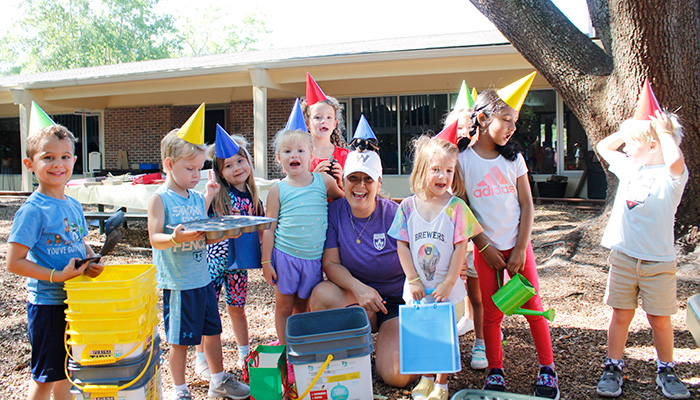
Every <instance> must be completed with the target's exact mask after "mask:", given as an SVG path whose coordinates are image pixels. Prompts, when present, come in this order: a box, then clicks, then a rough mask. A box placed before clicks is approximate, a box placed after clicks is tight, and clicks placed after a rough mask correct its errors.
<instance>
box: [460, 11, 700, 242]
mask: <svg viewBox="0 0 700 400" xmlns="http://www.w3.org/2000/svg"><path fill="white" fill-rule="evenodd" d="M470 1H471V3H472V4H474V6H475V7H476V8H477V9H478V10H479V11H481V12H482V13H483V14H484V15H485V16H486V17H487V18H488V19H489V20H491V22H493V23H494V25H496V27H497V28H498V29H499V30H500V31H501V33H502V34H503V35H504V36H505V37H506V38H507V39H508V40H509V41H510V42H511V43H512V45H513V47H515V48H516V49H517V50H518V51H519V52H520V53H521V54H522V55H523V57H525V59H526V60H527V61H528V62H530V63H531V64H532V65H533V66H534V67H535V69H537V71H538V72H539V73H541V74H542V75H543V76H544V77H545V78H546V79H547V81H548V82H549V83H550V84H551V85H552V87H553V88H554V89H555V90H557V92H559V94H560V95H561V96H562V97H563V98H564V101H565V102H566V103H567V105H568V106H569V107H570V108H571V110H572V111H573V113H574V114H575V115H576V117H577V118H578V119H579V121H580V122H581V124H582V125H583V127H584V129H585V130H586V134H587V135H588V138H589V140H590V142H591V143H593V144H595V143H597V142H598V141H600V140H601V139H603V138H604V137H606V136H608V135H610V134H611V133H613V132H615V130H616V129H617V128H618V127H619V125H620V123H621V122H622V121H623V120H625V119H627V118H630V117H631V116H632V115H633V113H634V108H635V107H636V103H637V98H638V97H639V92H640V90H641V86H642V82H643V81H644V79H645V78H648V79H649V81H650V82H651V84H652V87H653V89H654V92H655V94H656V97H657V98H658V100H659V103H660V104H661V106H662V108H665V109H667V110H669V111H672V112H676V113H677V114H678V116H679V118H680V120H681V123H682V124H683V126H684V128H685V138H684V140H683V142H682V144H681V149H682V150H683V153H684V155H685V159H686V164H687V166H688V170H689V175H690V178H689V180H688V184H687V186H686V189H685V193H684V196H683V200H682V201H681V205H680V206H679V208H678V212H677V214H676V235H677V237H678V238H680V239H681V243H682V244H684V245H685V250H687V251H692V250H693V249H694V248H695V246H696V245H697V244H698V236H699V235H698V226H699V225H700V195H699V194H700V190H699V189H700V134H699V132H700V102H699V101H698V97H699V96H700V2H699V1H697V0H692V1H688V0H668V1H664V0H610V1H606V0H587V4H588V7H589V11H590V15H591V21H592V23H593V26H594V27H595V29H596V33H597V35H598V37H599V40H592V39H591V38H588V37H587V36H586V35H584V34H583V33H581V32H580V31H579V30H578V29H577V28H576V27H575V26H574V25H573V24H572V23H571V22H570V21H569V20H568V19H567V18H566V17H565V16H564V15H563V14H562V13H561V12H560V11H559V10H558V9H557V8H556V6H554V4H553V3H552V2H551V1H550V0H519V1H513V0H470ZM608 176H610V175H608ZM610 186H612V187H614V186H615V185H610ZM608 194H609V196H608V197H609V198H610V197H612V196H610V193H608Z"/></svg>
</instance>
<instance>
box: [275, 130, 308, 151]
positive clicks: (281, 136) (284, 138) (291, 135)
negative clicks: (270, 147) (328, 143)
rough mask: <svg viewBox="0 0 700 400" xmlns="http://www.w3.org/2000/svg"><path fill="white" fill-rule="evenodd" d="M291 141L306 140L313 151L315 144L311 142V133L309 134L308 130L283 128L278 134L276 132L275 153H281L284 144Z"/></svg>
mask: <svg viewBox="0 0 700 400" xmlns="http://www.w3.org/2000/svg"><path fill="white" fill-rule="evenodd" d="M290 142H291V143H297V142H306V143H307V144H308V145H309V149H310V150H311V152H312V153H313V150H314V145H313V143H312V142H311V135H309V134H308V133H307V132H304V131H300V130H299V129H290V130H286V129H282V130H281V131H279V132H277V134H275V140H274V146H275V155H279V154H280V149H281V148H282V146H284V145H285V144H286V143H290Z"/></svg>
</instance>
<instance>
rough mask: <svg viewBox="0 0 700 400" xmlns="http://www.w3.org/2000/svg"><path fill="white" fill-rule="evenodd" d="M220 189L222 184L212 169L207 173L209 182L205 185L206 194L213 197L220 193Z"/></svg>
mask: <svg viewBox="0 0 700 400" xmlns="http://www.w3.org/2000/svg"><path fill="white" fill-rule="evenodd" d="M219 189H220V186H219V184H218V183H217V182H216V178H215V177H214V170H211V169H210V170H209V171H208V173H207V184H206V185H205V186H204V195H205V196H211V197H213V196H215V195H216V194H217V193H219Z"/></svg>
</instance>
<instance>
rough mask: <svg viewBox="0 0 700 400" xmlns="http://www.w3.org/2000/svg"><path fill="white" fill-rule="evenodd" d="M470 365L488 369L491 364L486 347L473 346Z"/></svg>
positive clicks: (475, 367)
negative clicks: (487, 357)
mask: <svg viewBox="0 0 700 400" xmlns="http://www.w3.org/2000/svg"><path fill="white" fill-rule="evenodd" d="M469 366H470V367H472V369H486V367H488V366H489V362H488V360H487V359H486V347H484V346H474V347H472V361H471V362H470V363H469Z"/></svg>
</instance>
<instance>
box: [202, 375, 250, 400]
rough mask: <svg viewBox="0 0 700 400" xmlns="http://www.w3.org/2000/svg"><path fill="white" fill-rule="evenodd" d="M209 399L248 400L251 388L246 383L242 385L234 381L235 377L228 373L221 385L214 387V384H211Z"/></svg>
mask: <svg viewBox="0 0 700 400" xmlns="http://www.w3.org/2000/svg"><path fill="white" fill-rule="evenodd" d="M207 394H208V395H209V397H223V398H226V399H246V398H248V397H249V396H250V388H249V387H248V385H246V384H244V383H240V382H238V381H237V380H235V379H234V377H233V375H231V374H229V373H228V372H227V373H226V374H225V375H224V380H223V382H221V385H219V386H218V387H214V384H213V383H209V392H208V393H207Z"/></svg>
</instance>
